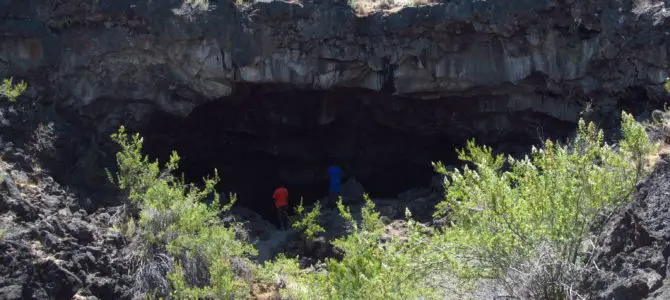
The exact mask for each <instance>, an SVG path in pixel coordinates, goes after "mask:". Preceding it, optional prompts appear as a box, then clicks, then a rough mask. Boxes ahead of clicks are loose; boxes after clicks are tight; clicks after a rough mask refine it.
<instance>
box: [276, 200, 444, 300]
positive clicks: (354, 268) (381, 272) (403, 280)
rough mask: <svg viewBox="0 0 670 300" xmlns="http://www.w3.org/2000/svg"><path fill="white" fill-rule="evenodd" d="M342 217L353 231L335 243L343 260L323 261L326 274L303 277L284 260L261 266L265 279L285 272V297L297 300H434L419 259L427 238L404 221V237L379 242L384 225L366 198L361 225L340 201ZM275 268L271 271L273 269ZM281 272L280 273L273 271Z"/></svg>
mask: <svg viewBox="0 0 670 300" xmlns="http://www.w3.org/2000/svg"><path fill="white" fill-rule="evenodd" d="M337 206H338V208H339V211H340V215H341V216H342V217H343V218H344V219H345V221H346V222H347V223H348V224H349V225H350V226H351V228H352V232H351V233H350V234H348V235H346V236H345V237H342V238H339V239H337V240H335V241H334V245H335V246H336V247H337V248H339V249H340V250H341V251H342V252H343V253H344V257H343V259H342V260H339V261H338V260H336V259H330V258H329V259H327V260H326V272H318V273H302V272H301V271H299V270H298V269H297V268H296V267H297V263H296V262H294V261H291V260H290V259H287V258H285V257H282V258H280V259H278V260H276V261H275V262H273V263H267V264H266V265H265V266H264V269H265V271H264V274H265V275H264V276H265V277H266V278H268V277H271V276H269V275H267V274H268V273H269V274H273V272H274V274H277V273H279V272H283V274H284V276H285V278H287V280H288V281H289V284H288V285H287V288H286V289H285V290H284V294H286V295H288V296H290V297H292V298H296V299H412V298H418V297H420V296H421V297H424V298H433V296H435V294H434V293H433V292H434V291H433V290H432V289H431V288H430V287H429V285H428V279H427V275H428V273H429V271H430V268H426V266H427V264H426V260H425V259H424V258H423V257H422V253H423V251H424V249H425V247H423V245H424V243H426V242H427V235H426V234H424V233H422V231H420V230H419V226H418V224H417V223H415V222H413V221H411V220H409V221H408V232H409V233H408V236H407V237H405V238H404V239H400V238H394V239H390V240H389V241H387V242H383V243H382V242H380V240H381V238H382V234H383V228H384V225H383V223H382V222H381V221H380V219H379V213H378V212H377V211H376V210H375V206H374V203H373V202H372V200H370V199H369V198H368V196H367V195H366V196H365V205H364V206H363V208H362V210H361V222H360V224H359V223H358V222H357V221H356V219H355V218H354V217H353V215H352V213H351V211H350V209H349V208H348V207H345V206H344V205H343V204H342V201H341V199H340V201H338V203H337ZM273 270H274V271H273ZM276 270H281V271H276Z"/></svg>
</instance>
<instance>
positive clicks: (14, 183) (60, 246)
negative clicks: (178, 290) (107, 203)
mask: <svg viewBox="0 0 670 300" xmlns="http://www.w3.org/2000/svg"><path fill="white" fill-rule="evenodd" d="M1 149H2V159H0V220H1V221H0V231H1V232H2V236H1V237H0V258H2V259H1V261H2V263H1V264H0V299H130V297H131V296H132V292H131V291H130V286H131V284H132V281H133V280H132V278H131V277H130V274H129V265H128V264H127V263H126V260H125V259H124V258H123V257H124V250H123V249H124V245H125V241H124V238H123V237H122V236H121V235H120V234H119V233H118V232H116V231H115V230H113V229H112V228H111V227H110V218H112V216H113V215H114V213H115V209H114V208H102V209H100V210H98V211H96V212H93V213H90V214H89V213H87V212H86V211H85V210H83V209H81V208H80V206H79V199H77V198H75V196H74V195H73V194H72V193H70V192H68V191H67V190H66V189H64V188H63V187H61V186H60V185H59V184H58V183H56V182H55V181H54V180H53V179H52V178H51V177H50V176H48V175H47V174H45V173H44V172H43V171H42V170H40V169H39V168H36V167H35V166H36V164H35V161H34V160H33V159H31V158H29V156H27V155H25V154H24V153H23V151H22V150H20V149H17V148H14V147H13V146H12V144H11V143H3V144H2V148H1ZM92 295H95V297H90V296H92ZM75 296H76V297H80V298H73V297H75Z"/></svg>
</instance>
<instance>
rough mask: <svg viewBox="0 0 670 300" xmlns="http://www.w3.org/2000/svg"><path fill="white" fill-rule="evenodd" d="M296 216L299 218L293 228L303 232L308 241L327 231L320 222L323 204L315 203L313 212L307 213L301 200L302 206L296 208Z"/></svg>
mask: <svg viewBox="0 0 670 300" xmlns="http://www.w3.org/2000/svg"><path fill="white" fill-rule="evenodd" d="M295 214H296V217H297V218H296V220H295V221H294V222H293V224H292V226H293V228H295V229H297V230H298V231H300V232H302V234H303V235H304V236H305V238H306V239H307V240H313V239H314V238H316V236H317V235H319V233H322V232H324V231H325V229H323V227H321V225H319V222H318V218H319V214H321V203H319V201H317V202H316V203H314V207H313V208H312V210H310V211H309V212H307V213H306V212H305V207H304V206H303V202H302V198H300V205H298V206H297V207H296V208H295Z"/></svg>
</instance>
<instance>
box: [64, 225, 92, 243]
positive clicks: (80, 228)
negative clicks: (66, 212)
mask: <svg viewBox="0 0 670 300" xmlns="http://www.w3.org/2000/svg"><path fill="white" fill-rule="evenodd" d="M88 226H89V225H88V224H87V223H85V222H83V221H82V220H80V219H72V221H71V222H70V223H68V224H67V225H66V227H67V230H68V232H69V233H70V234H71V235H72V236H74V237H75V238H76V239H77V240H79V242H80V243H90V242H91V241H92V240H93V232H92V230H91V229H90V228H89V227H88Z"/></svg>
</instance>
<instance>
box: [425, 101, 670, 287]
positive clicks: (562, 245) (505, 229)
mask: <svg viewBox="0 0 670 300" xmlns="http://www.w3.org/2000/svg"><path fill="white" fill-rule="evenodd" d="M622 133H623V136H624V137H623V140H622V141H621V142H620V145H619V146H620V147H618V148H617V147H614V146H611V145H607V144H606V143H604V142H603V133H602V131H600V130H596V127H595V125H594V124H593V123H589V124H586V123H585V122H584V120H580V121H579V124H578V132H577V137H576V138H575V139H574V141H572V142H571V143H570V144H568V145H560V144H558V143H556V142H553V141H551V140H547V141H546V142H545V145H544V147H543V149H536V148H535V147H533V149H532V154H531V156H530V157H525V158H523V159H514V158H512V157H507V158H506V157H503V156H502V155H495V156H494V155H493V154H492V150H491V148H489V147H485V146H478V145H476V144H475V142H474V141H469V142H468V143H467V147H466V148H465V149H461V150H459V151H458V155H459V159H461V160H463V161H466V162H468V163H470V164H471V165H472V166H474V169H471V168H470V167H468V166H465V167H464V168H463V169H462V170H458V169H457V170H455V171H452V172H448V171H447V170H446V169H445V168H444V166H443V165H442V164H441V163H435V169H436V170H437V171H438V172H439V173H442V174H447V175H448V178H449V182H448V183H447V192H446V197H445V199H446V200H445V201H444V202H442V203H440V204H439V205H438V207H437V208H438V213H437V214H438V215H448V216H449V217H450V218H451V220H452V221H453V222H454V226H453V227H452V228H449V229H446V230H444V231H443V232H442V234H440V235H439V239H440V240H439V241H438V240H437V239H436V240H435V241H434V243H436V244H442V245H443V246H442V249H444V254H445V258H444V260H445V261H448V262H450V266H451V267H452V268H453V270H454V271H456V273H457V274H458V275H460V276H461V277H464V278H472V277H494V278H496V277H501V276H505V274H506V273H507V272H508V271H509V270H510V268H513V267H514V266H518V265H519V264H521V263H523V262H524V261H526V260H527V259H528V258H529V256H530V254H531V253H532V252H533V251H535V250H536V249H537V248H538V247H539V245H540V244H544V243H548V244H549V245H550V246H551V248H552V249H554V251H555V252H557V253H558V256H559V259H560V260H562V261H564V262H568V263H572V264H579V263H580V261H581V259H582V258H583V257H581V256H580V254H581V253H583V252H582V251H583V250H584V248H583V247H584V241H585V240H586V239H587V238H588V237H589V236H590V235H591V232H590V230H589V229H590V226H592V225H594V222H595V221H596V219H597V217H598V216H600V215H601V214H603V213H607V212H609V211H611V210H612V209H614V208H616V207H618V206H620V205H621V204H623V203H626V202H627V201H629V200H630V198H631V197H630V195H631V193H632V192H633V190H634V186H635V184H636V183H637V180H638V179H640V178H641V176H643V175H645V174H646V172H647V170H646V169H645V168H644V167H645V163H644V159H645V157H646V156H647V155H648V154H650V153H651V152H653V151H655V150H656V149H657V147H658V145H654V144H652V143H651V142H650V141H649V139H648V137H647V135H646V133H645V130H644V126H643V125H641V124H639V123H637V122H636V121H635V120H634V119H633V117H632V116H631V115H630V114H627V113H625V112H624V113H622ZM553 271H555V272H560V268H558V269H556V270H553Z"/></svg>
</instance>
